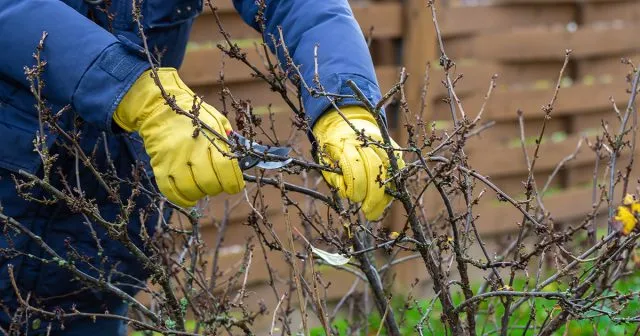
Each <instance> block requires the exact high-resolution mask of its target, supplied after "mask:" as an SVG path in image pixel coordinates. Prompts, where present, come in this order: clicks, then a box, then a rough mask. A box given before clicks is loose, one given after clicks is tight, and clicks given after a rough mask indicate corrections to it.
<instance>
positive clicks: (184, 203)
mask: <svg viewBox="0 0 640 336" xmlns="http://www.w3.org/2000/svg"><path fill="white" fill-rule="evenodd" d="M161 176H162V177H160V176H157V173H156V182H157V184H158V189H160V192H161V193H162V194H163V195H164V196H165V197H166V198H167V199H168V200H169V201H171V202H172V203H174V204H176V205H178V206H181V207H192V206H194V205H196V202H197V200H193V199H191V198H189V197H187V196H186V195H185V194H184V190H180V189H178V184H179V183H180V180H181V179H180V178H178V180H176V178H175V176H174V175H169V174H167V175H161ZM178 176H180V175H178ZM183 188H184V187H183Z"/></svg>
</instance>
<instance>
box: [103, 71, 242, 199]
mask: <svg viewBox="0 0 640 336" xmlns="http://www.w3.org/2000/svg"><path fill="white" fill-rule="evenodd" d="M157 73H158V78H159V79H160V82H161V83H162V86H163V87H164V89H165V91H166V92H167V93H168V94H169V95H170V96H173V97H175V100H176V104H177V105H178V106H180V107H181V108H182V109H183V110H185V111H190V110H191V109H192V106H193V97H194V93H193V91H191V90H190V89H189V88H188V87H187V86H186V85H185V84H184V83H183V82H182V80H181V79H180V77H178V73H177V71H176V70H175V69H173V68H160V69H158V71H157ZM150 74H151V71H150V70H148V71H146V72H144V73H143V74H142V75H141V76H140V77H139V78H138V79H137V80H136V82H135V83H134V84H133V86H132V87H131V89H129V91H128V92H127V94H126V95H125V96H124V98H123V99H122V101H121V102H120V104H119V105H118V108H117V109H116V111H115V113H114V115H113V119H114V121H115V122H116V123H117V124H118V125H119V126H120V127H122V128H123V129H125V130H126V131H129V132H132V131H137V132H138V133H139V134H140V136H141V137H142V139H143V141H144V147H145V150H146V151H147V153H148V154H149V156H150V157H151V167H152V168H153V172H154V174H155V179H156V182H157V183H158V187H159V188H160V192H162V194H164V195H165V197H167V199H169V200H170V201H171V202H173V203H175V204H177V205H179V206H182V207H190V206H194V205H195V204H196V202H197V201H198V200H199V199H201V198H203V197H204V196H205V195H211V196H213V195H217V194H219V193H221V192H223V191H224V192H226V193H229V194H235V193H238V192H239V191H240V190H242V189H243V188H244V186H245V183H244V179H243V178H242V171H241V170H240V167H239V166H238V162H237V160H236V159H232V158H231V157H230V156H229V155H228V154H227V156H225V155H223V154H222V153H221V152H220V150H222V151H225V152H228V151H229V147H228V146H227V145H226V144H225V143H224V141H222V140H220V139H218V138H217V137H216V136H215V135H213V134H210V132H207V135H208V136H209V138H210V139H215V141H214V142H215V144H216V146H217V148H216V146H214V145H213V144H211V142H210V141H209V139H207V138H206V137H205V136H204V135H203V134H199V135H198V136H197V137H195V138H194V137H193V133H194V130H195V128H194V125H193V121H192V119H191V118H189V117H187V116H184V115H179V114H177V113H176V112H175V111H173V110H172V109H171V107H169V105H167V104H166V102H165V100H164V99H163V98H162V96H161V94H160V89H159V88H158V87H157V86H156V84H155V83H154V81H153V78H151V76H150ZM199 111H200V114H199V116H198V117H199V119H200V121H201V122H202V123H203V124H206V125H208V126H210V127H211V128H212V129H214V130H215V131H216V132H218V133H219V134H221V135H223V136H225V135H226V134H227V132H228V131H231V124H230V123H229V120H227V118H225V117H224V116H223V115H222V114H221V113H220V112H218V111H217V110H216V109H215V108H214V107H213V106H211V105H208V104H206V103H203V104H202V106H201V107H200V110H199ZM203 131H204V129H203ZM218 148H219V149H220V150H218Z"/></svg>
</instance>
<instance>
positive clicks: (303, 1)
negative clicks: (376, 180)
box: [234, 0, 381, 126]
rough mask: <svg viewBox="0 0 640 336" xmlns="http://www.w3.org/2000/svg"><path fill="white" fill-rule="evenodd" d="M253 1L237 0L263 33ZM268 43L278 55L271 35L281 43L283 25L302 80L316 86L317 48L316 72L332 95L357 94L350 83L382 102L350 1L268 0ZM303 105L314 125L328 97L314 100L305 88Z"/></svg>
mask: <svg viewBox="0 0 640 336" xmlns="http://www.w3.org/2000/svg"><path fill="white" fill-rule="evenodd" d="M256 3H257V1H255V0H234V5H235V8H236V10H237V11H238V12H239V13H240V15H241V16H242V18H243V20H244V21H245V22H247V23H248V24H250V25H251V26H252V27H254V28H255V29H256V30H258V31H260V28H259V25H258V23H257V22H256V15H257V14H258V10H259V8H258V5H257V4H256ZM265 3H266V8H265V10H264V16H263V17H264V19H265V25H266V27H265V28H266V29H265V31H264V32H263V34H265V41H267V43H268V44H269V47H270V48H271V51H272V52H276V50H275V47H274V46H273V44H272V43H271V36H274V37H275V38H276V39H277V40H279V33H278V27H282V33H283V37H284V43H285V45H286V47H287V48H288V49H289V53H290V54H291V55H292V58H293V61H294V63H295V64H296V65H298V66H300V70H301V73H302V76H303V78H304V81H305V82H306V83H307V84H308V85H309V86H310V87H315V85H314V84H313V77H314V73H315V69H314V67H315V65H314V48H315V46H316V45H317V46H318V74H319V77H320V82H321V83H322V85H323V87H324V89H325V90H326V92H328V93H336V94H341V95H353V91H352V90H351V89H350V88H349V87H348V86H347V84H346V83H347V81H348V80H352V81H353V82H355V83H356V85H357V86H358V87H359V88H360V89H361V90H362V91H363V92H364V94H365V95H366V97H367V99H369V101H370V102H371V103H373V104H376V103H377V102H378V101H379V100H380V99H381V94H380V88H379V86H378V83H377V78H376V74H375V71H374V67H373V61H372V59H371V54H370V53H369V50H368V48H367V44H366V41H365V38H364V35H363V33H362V30H361V29H360V27H359V25H358V23H357V22H356V20H355V18H354V16H353V13H352V11H351V7H350V6H349V3H348V2H347V0H265ZM277 55H278V57H279V58H280V59H279V61H280V63H281V64H283V65H284V64H286V60H285V59H284V56H283V52H282V50H281V49H280V50H277ZM302 98H303V105H304V108H305V111H306V114H307V116H308V117H309V118H310V121H311V126H313V125H314V123H315V121H316V120H317V119H318V118H319V117H320V115H322V113H323V112H325V111H326V110H327V109H328V108H329V107H330V102H329V101H328V99H327V98H326V97H317V98H316V97H312V96H311V94H310V93H309V92H307V90H304V89H303V90H302ZM345 105H362V103H360V102H358V101H357V100H355V99H353V98H346V99H342V100H341V101H340V102H339V104H338V106H345Z"/></svg>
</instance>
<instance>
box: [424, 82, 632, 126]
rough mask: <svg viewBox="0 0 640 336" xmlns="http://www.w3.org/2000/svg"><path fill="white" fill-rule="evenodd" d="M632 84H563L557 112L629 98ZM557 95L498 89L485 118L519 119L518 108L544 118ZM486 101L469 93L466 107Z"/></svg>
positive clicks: (439, 105)
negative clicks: (554, 96)
mask: <svg viewBox="0 0 640 336" xmlns="http://www.w3.org/2000/svg"><path fill="white" fill-rule="evenodd" d="M627 87H628V85H627V83H624V82H623V80H617V81H616V82H614V83H611V84H595V85H574V86H571V87H566V88H562V89H561V90H560V93H559V95H558V100H557V102H556V104H555V105H554V109H553V114H552V115H553V116H554V117H559V116H570V115H582V114H588V113H593V112H600V111H602V110H605V109H608V108H611V102H610V100H609V97H613V98H614V99H615V100H616V101H618V102H623V101H625V100H626V99H627V98H628V95H627V94H626V89H627ZM552 95H553V89H552V88H550V89H546V90H527V91H500V92H495V93H494V94H493V95H492V96H491V99H489V101H488V103H487V106H486V108H485V114H484V118H483V119H484V120H497V121H507V120H516V119H517V114H516V111H518V110H522V111H524V117H525V118H526V119H532V118H541V117H542V116H543V115H544V112H543V111H542V109H541V107H542V106H543V105H544V104H546V103H548V101H549V100H550V99H551V97H552ZM483 101H484V94H483V93H482V94H481V93H478V94H474V95H472V96H469V97H466V99H465V100H464V101H463V104H464V106H465V110H466V111H468V112H469V113H472V114H475V113H477V111H479V110H480V107H481V106H482V103H483ZM435 104H436V116H437V117H439V118H447V115H448V114H449V110H448V105H447V104H446V103H445V102H442V101H438V102H436V103H435Z"/></svg>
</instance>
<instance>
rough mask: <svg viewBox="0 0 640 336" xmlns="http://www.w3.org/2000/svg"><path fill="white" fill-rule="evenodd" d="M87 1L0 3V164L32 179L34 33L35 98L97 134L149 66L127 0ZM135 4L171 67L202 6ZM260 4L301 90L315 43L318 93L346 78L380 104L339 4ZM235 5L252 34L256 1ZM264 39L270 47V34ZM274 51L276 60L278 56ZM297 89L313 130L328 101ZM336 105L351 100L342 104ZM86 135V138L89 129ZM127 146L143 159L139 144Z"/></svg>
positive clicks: (356, 31)
mask: <svg viewBox="0 0 640 336" xmlns="http://www.w3.org/2000/svg"><path fill="white" fill-rule="evenodd" d="M94 2H96V1H95V0H91V1H88V0H64V1H58V0H21V1H17V0H6V1H0V50H1V52H0V142H2V143H5V144H6V143H11V146H0V168H5V169H9V170H13V171H16V170H18V169H23V170H25V171H27V172H31V173H35V172H37V170H38V168H39V167H40V165H41V162H40V158H39V156H38V154H37V153H36V152H34V151H33V139H34V137H35V134H36V130H38V129H39V127H38V115H37V111H36V110H35V108H34V105H35V100H34V98H33V95H32V94H31V93H30V92H29V89H28V88H29V83H28V81H27V79H26V75H25V67H27V66H33V65H34V64H35V59H34V57H33V54H34V52H35V50H36V46H37V45H38V42H39V41H40V39H41V37H42V34H43V32H46V33H47V34H48V36H47V38H46V40H45V45H44V50H43V52H42V56H41V57H42V58H43V59H44V60H45V61H46V62H47V65H46V70H45V72H44V74H43V76H42V78H43V80H44V82H45V87H44V91H43V96H44V98H46V99H47V102H48V103H49V104H50V105H51V106H52V107H53V111H54V112H55V111H56V110H57V109H59V108H61V107H62V106H67V105H69V106H70V107H71V108H72V109H73V110H74V111H75V112H76V113H77V114H78V115H79V116H80V117H81V118H82V119H83V120H84V121H86V122H87V123H88V124H89V125H90V126H91V127H92V130H93V131H95V133H96V134H99V133H100V132H106V134H114V132H117V131H118V130H117V126H116V125H115V124H114V123H113V122H112V115H113V112H114V110H115V109H116V107H117V105H118V103H119V102H120V100H121V98H122V97H123V96H124V94H125V93H126V92H127V90H128V89H129V87H130V86H131V85H132V83H133V82H134V81H135V80H136V78H137V77H138V76H139V75H140V74H141V73H142V72H143V71H145V70H146V69H148V68H149V64H148V62H147V60H146V59H145V57H144V55H143V54H141V53H140V49H141V45H142V41H141V39H140V37H139V36H138V34H137V33H136V31H137V26H136V24H135V23H134V22H133V19H132V8H131V7H132V1H131V0H111V1H110V6H109V7H108V9H107V10H108V12H109V13H110V14H111V16H112V17H113V18H112V19H111V20H109V19H107V14H106V13H104V11H101V10H98V8H97V6H101V7H104V5H95V4H90V3H94ZM97 2H102V1H97ZM141 2H142V8H141V9H142V21H143V25H144V28H145V30H146V34H147V37H148V40H149V41H148V42H149V46H150V48H151V50H156V49H155V48H157V50H163V51H164V54H163V56H162V59H161V64H160V65H161V66H166V67H175V68H178V67H179V66H180V65H181V63H182V61H183V58H184V54H185V49H186V45H187V41H188V38H189V32H190V29H191V26H192V23H193V20H194V19H195V18H196V17H197V15H198V14H199V13H200V12H201V11H202V10H203V3H202V0H144V1H141ZM105 3H107V2H106V1H105ZM266 3H267V6H266V10H265V12H264V17H265V20H266V31H265V32H264V33H265V34H269V35H268V36H271V35H273V36H279V34H278V27H282V30H283V33H284V39H285V43H286V45H287V47H288V49H289V52H290V54H291V55H292V57H293V60H294V62H295V63H296V64H297V65H301V71H302V75H303V77H304V80H305V81H306V82H307V83H308V84H309V85H310V86H313V83H314V82H313V75H314V66H313V64H314V56H313V54H314V47H315V46H316V45H318V48H319V49H318V63H319V64H318V65H319V67H318V72H319V75H320V76H319V77H320V80H321V82H322V84H323V86H324V88H325V89H326V91H327V92H330V93H338V94H352V92H351V90H350V89H349V87H348V86H347V85H346V81H347V80H353V81H354V82H355V83H356V84H357V85H358V86H359V87H360V88H361V89H362V90H363V91H364V93H365V95H366V96H367V98H368V99H369V100H370V101H372V102H373V103H376V102H377V101H378V100H379V99H380V90H379V88H378V84H377V80H376V77H375V72H374V67H373V64H372V60H371V57H370V54H369V51H368V49H367V45H366V43H365V39H364V36H363V34H362V32H361V30H360V28H359V26H358V24H357V22H356V21H355V19H354V17H353V14H352V11H351V8H350V6H349V4H348V2H347V0H282V1H280V0H266ZM234 5H235V8H236V9H237V10H238V12H239V13H240V14H241V16H242V18H243V19H244V21H245V22H247V23H248V24H250V25H251V26H253V27H254V28H255V29H257V30H258V24H257V23H256V21H255V17H256V14H257V12H258V6H257V5H256V1H255V0H234ZM212 29H214V28H213V27H212ZM266 40H267V41H269V44H270V47H271V49H272V51H275V50H274V46H273V45H271V43H270V41H271V38H270V37H269V38H267V39H266ZM277 54H278V55H283V52H282V50H279V52H277ZM280 61H281V62H284V59H280ZM302 91H303V93H302V94H303V106H304V108H305V111H306V115H307V116H308V118H309V119H310V120H311V124H312V125H313V122H314V121H315V120H316V119H317V118H318V117H319V116H320V115H321V114H322V113H323V112H324V111H326V110H327V108H328V107H329V105H330V103H329V101H328V100H327V99H326V98H322V97H321V98H314V97H312V96H311V95H310V94H309V92H307V91H306V90H304V89H303V90H302ZM340 104H341V105H346V104H358V103H357V102H356V101H355V100H354V99H344V100H343V101H341V102H340ZM67 115H68V113H67ZM63 119H64V118H63ZM67 119H69V120H70V119H71V118H67ZM62 122H65V120H62ZM67 122H68V123H70V121H67ZM88 133H89V134H87V136H91V133H92V132H91V130H89V131H88ZM55 138H56V135H55V134H52V135H50V136H49V137H48V139H47V140H48V143H49V144H51V143H53V142H54V140H55ZM134 147H135V146H134ZM132 150H134V151H138V152H139V153H138V154H140V155H141V157H143V158H145V155H144V152H140V151H142V149H141V148H132Z"/></svg>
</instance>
